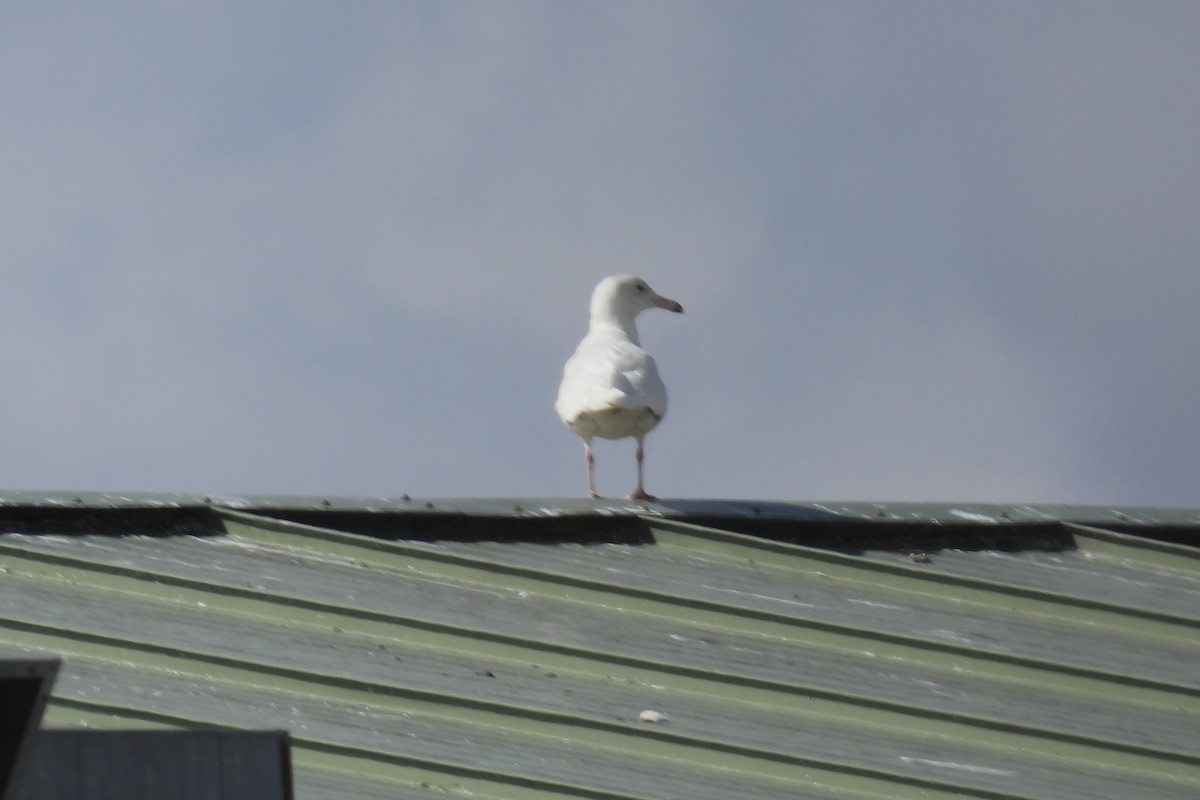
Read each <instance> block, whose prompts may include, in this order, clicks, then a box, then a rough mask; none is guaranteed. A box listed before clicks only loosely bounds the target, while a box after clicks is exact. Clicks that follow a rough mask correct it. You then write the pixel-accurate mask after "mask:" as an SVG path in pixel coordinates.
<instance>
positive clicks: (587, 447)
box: [583, 442, 600, 500]
mask: <svg viewBox="0 0 1200 800" xmlns="http://www.w3.org/2000/svg"><path fill="white" fill-rule="evenodd" d="M583 460H584V461H586V462H587V473H588V497H590V498H592V499H593V500H595V499H596V498H598V497H599V496H600V495H598V494H596V468H595V464H596V459H595V458H594V457H593V456H592V443H591V442H584V443H583Z"/></svg>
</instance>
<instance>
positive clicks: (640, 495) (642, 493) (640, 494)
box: [629, 436, 657, 500]
mask: <svg viewBox="0 0 1200 800" xmlns="http://www.w3.org/2000/svg"><path fill="white" fill-rule="evenodd" d="M633 455H634V457H635V458H636V459H637V472H638V482H637V489H635V490H634V492H633V494H631V495H629V499H630V500H655V499H657V498H655V497H654V495H650V494H646V490H645V489H644V488H642V461H643V460H644V458H645V452H644V451H643V449H642V437H640V436H639V437H638V440H637V450H635V451H634V453H633Z"/></svg>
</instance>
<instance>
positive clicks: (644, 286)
mask: <svg viewBox="0 0 1200 800" xmlns="http://www.w3.org/2000/svg"><path fill="white" fill-rule="evenodd" d="M637 290H638V291H639V292H644V291H646V284H644V283H639V284H638V285H637Z"/></svg>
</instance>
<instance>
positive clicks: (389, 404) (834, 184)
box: [0, 3, 1200, 503]
mask: <svg viewBox="0 0 1200 800" xmlns="http://www.w3.org/2000/svg"><path fill="white" fill-rule="evenodd" d="M1081 9H1082V7H1079V8H1074V7H1056V8H1054V9H1036V8H1031V7H1011V8H1000V7H997V8H987V9H976V8H965V7H961V6H958V5H956V4H949V5H944V6H943V5H937V4H934V5H930V6H925V7H922V8H920V9H918V10H916V11H912V10H905V11H904V12H899V11H896V12H892V11H890V10H888V9H871V8H864V7H844V6H808V7H801V6H794V5H791V4H772V3H762V4H754V5H751V6H744V7H743V6H739V7H737V8H734V7H723V6H719V5H700V6H696V5H693V4H688V5H686V6H684V5H676V4H671V3H662V4H653V5H637V4H634V5H623V4H622V5H615V4H614V5H598V6H560V5H557V4H540V3H518V4H510V5H500V4H490V3H478V4H472V3H467V4H457V5H453V6H424V5H413V4H358V5H355V6H353V7H349V8H341V7H338V8H337V9H334V8H333V7H328V8H325V7H320V6H315V7H308V8H305V9H299V10H295V9H293V10H291V11H289V13H283V12H282V11H281V10H279V9H272V8H270V7H258V8H254V9H245V8H242V7H240V6H236V5H231V6H221V5H217V6H207V7H205V8H204V9H159V10H155V11H153V12H144V11H138V12H137V13H136V14H135V13H134V12H133V11H132V10H125V11H117V12H113V11H111V10H103V11H102V10H98V9H95V8H93V7H92V6H88V5H87V4H78V5H76V6H73V7H71V9H70V13H50V12H49V11H48V10H42V9H40V8H35V7H30V8H28V9H25V10H24V11H23V12H19V13H14V12H12V11H8V12H5V13H6V14H7V15H8V16H7V18H6V19H5V20H4V22H5V24H4V25H0V30H3V31H4V33H2V34H0V37H2V40H0V45H2V46H0V66H2V67H3V69H2V70H0V74H3V75H4V76H5V77H4V78H0V92H2V93H3V98H4V100H5V103H6V107H7V108H9V109H10V112H11V113H7V114H6V115H5V119H4V120H3V121H0V126H2V130H0V133H2V134H3V135H4V137H5V141H6V152H5V153H4V154H3V155H0V167H2V168H3V170H4V174H5V183H4V187H3V188H2V189H0V234H2V236H0V242H2V243H0V257H3V259H4V263H5V265H6V272H7V274H6V281H7V285H6V291H5V293H4V295H3V299H2V300H0V311H2V312H3V319H0V334H3V335H4V337H5V340H6V341H8V342H9V343H10V345H9V347H8V348H7V349H5V350H4V351H3V353H2V355H0V368H3V369H4V370H5V373H6V374H7V375H11V376H14V379H13V380H12V382H11V384H10V390H9V394H8V399H7V401H6V402H5V403H4V404H0V425H2V427H3V433H0V444H2V445H3V446H4V447H5V449H6V452H8V453H10V454H11V455H12V459H11V464H12V466H10V467H8V468H7V469H6V470H5V471H4V472H2V473H0V485H3V486H8V487H12V488H30V487H45V488H62V487H67V486H69V487H72V488H81V489H148V490H157V489H179V490H197V491H224V492H255V491H295V492H312V493H362V494H387V493H399V492H404V491H407V492H409V493H412V494H463V495H473V494H500V495H503V494H532V495H553V494H576V493H578V491H579V487H580V486H581V485H582V467H581V466H580V465H579V463H578V461H579V453H578V443H577V442H576V441H575V439H574V437H572V436H571V435H570V434H569V433H568V432H566V431H565V430H563V429H561V427H560V426H559V424H558V422H557V420H556V419H555V418H554V415H553V412H552V408H551V406H552V402H553V396H554V389H555V386H556V384H557V380H558V376H559V370H560V369H561V363H562V361H563V360H564V359H565V358H566V356H567V355H568V354H569V353H570V351H571V349H572V348H573V346H574V344H575V341H576V340H577V339H578V337H579V336H581V335H582V333H583V330H584V326H585V324H586V320H585V319H584V313H585V309H586V306H587V296H588V294H589V292H590V290H591V287H592V286H593V285H594V283H595V282H596V280H598V279H599V278H600V277H601V276H603V275H605V274H609V273H612V272H618V271H633V272H638V273H641V274H643V275H644V276H645V277H647V278H648V279H649V280H651V282H652V283H653V284H654V285H655V286H656V288H658V289H659V290H660V291H662V292H663V293H665V294H668V295H670V296H673V297H676V298H677V299H679V300H680V301H681V302H682V303H683V304H684V305H685V307H686V308H687V310H688V313H687V314H686V315H684V316H683V317H682V318H676V317H673V316H672V317H670V318H668V317H667V316H666V315H662V316H659V317H654V316H649V315H648V316H647V317H646V318H645V319H644V320H643V322H642V325H643V336H644V339H645V341H646V342H647V344H648V345H649V346H650V347H651V348H652V350H653V351H654V352H655V354H656V355H657V357H658V360H659V362H660V366H661V368H662V370H663V372H664V374H665V376H666V377H667V380H668V384H669V388H670V390H671V394H672V399H671V403H672V406H671V413H670V415H669V416H668V419H667V421H666V422H665V423H664V425H663V426H662V427H661V428H660V429H659V430H658V431H656V432H655V434H654V435H653V436H652V437H651V440H650V443H649V449H648V452H649V455H648V458H649V461H648V471H649V472H648V474H649V477H650V484H649V485H650V488H651V489H652V490H654V491H657V492H659V493H661V494H677V495H700V496H713V495H740V496H764V497H781V498H797V497H824V498H837V497H843V498H859V499H867V498H870V499H952V498H953V499H961V500H975V499H982V500H989V499H995V500H1012V501H1031V500H1063V501H1083V502H1156V503H1158V502H1162V503H1186V502H1188V501H1189V498H1190V497H1191V492H1192V489H1191V487H1190V485H1189V484H1188V481H1187V480H1186V476H1187V475H1190V474H1194V473H1195V469H1196V467H1197V464H1196V458H1197V457H1196V455H1195V453H1197V452H1200V447H1197V445H1200V441H1197V438H1198V435H1197V434H1196V433H1195V426H1194V425H1192V422H1191V417H1192V411H1191V409H1190V398H1192V397H1195V396H1196V389H1197V388H1200V387H1197V385H1196V381H1197V380H1198V379H1197V378H1196V377H1195V374H1196V373H1195V370H1194V368H1193V367H1192V364H1193V362H1194V357H1193V355H1192V354H1193V353H1194V352H1196V348H1197V345H1200V341H1198V339H1200V332H1198V331H1197V330H1196V326H1195V323H1194V317H1195V315H1194V314H1193V313H1192V311H1191V308H1190V305H1191V302H1192V298H1194V297H1195V296H1196V294H1197V292H1196V290H1197V289H1200V286H1197V282H1198V281H1200V278H1197V277H1196V276H1197V273H1196V271H1195V269H1194V264H1193V263H1192V262H1194V261H1195V258H1196V254H1197V252H1200V241H1198V238H1197V237H1198V234H1197V233H1196V231H1198V230H1200V226H1197V225H1196V224H1195V222H1196V220H1195V209H1196V208H1200V204H1198V203H1197V202H1196V201H1197V200H1200V198H1197V196H1196V192H1197V190H1196V186H1200V181H1197V180H1196V179H1197V178H1198V177H1200V176H1198V175H1196V169H1197V167H1196V166H1195V164H1194V163H1193V161H1194V160H1193V159H1191V157H1190V151H1191V147H1192V146H1191V143H1192V142H1194V141H1195V140H1196V135H1195V134H1196V133H1200V131H1197V130H1196V128H1197V113H1198V112H1196V111H1195V108H1194V104H1189V103H1187V102H1186V101H1185V99H1186V98H1187V97H1190V96H1192V95H1193V94H1194V88H1195V86H1194V83H1195V80H1196V79H1195V76H1196V75H1197V74H1200V70H1197V69H1196V67H1198V66H1200V65H1198V64H1196V60H1197V56H1196V55H1195V53H1194V47H1192V46H1191V44H1190V42H1191V41H1192V39H1194V36H1192V33H1194V32H1195V30H1196V27H1197V26H1196V21H1197V20H1196V15H1195V13H1194V12H1192V11H1190V10H1188V9H1183V8H1180V9H1178V10H1172V9H1171V8H1168V7H1156V8H1155V9H1154V10H1153V11H1152V12H1146V13H1143V12H1142V11H1131V10H1129V9H1127V8H1125V7H1123V6H1119V5H1114V6H1102V7H1099V8H1095V7H1093V6H1091V5H1089V6H1088V7H1087V11H1086V13H1084V12H1083V11H1082V10H1081ZM627 444H628V443H624V444H622V443H618V444H616V445H612V446H608V447H607V448H606V449H605V450H603V451H601V453H600V459H601V460H600V463H599V470H600V480H601V486H602V488H606V487H607V490H609V491H612V492H617V491H621V492H623V491H625V490H626V489H627V487H626V486H625V484H627V483H630V482H631V479H632V474H633V473H632V469H633V466H632V456H631V453H630V452H629V450H630V448H629V447H628V446H627Z"/></svg>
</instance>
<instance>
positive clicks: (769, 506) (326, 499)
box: [0, 491, 1200, 528]
mask: <svg viewBox="0 0 1200 800" xmlns="http://www.w3.org/2000/svg"><path fill="white" fill-rule="evenodd" d="M3 508H31V509H45V510H50V509H62V510H70V509H80V510H101V509H111V510H122V509H164V510H166V509H195V508H217V509H222V508H225V509H233V510H238V511H249V512H253V511H263V512H267V513H270V512H281V511H330V510H336V511H342V512H354V513H381V514H386V513H393V514H394V513H417V514H419V513H440V514H465V515H471V516H486V517H526V518H528V517H572V516H630V515H645V516H662V517H670V518H676V519H687V518H689V517H695V518H710V519H711V518H735V519H736V518H749V519H775V520H813V521H818V520H824V521H835V520H845V521H859V522H865V521H879V522H909V523H932V524H953V525H1003V524H1008V523H1033V522H1074V523H1078V524H1083V525H1100V526H1112V525H1117V526H1121V527H1142V526H1147V527H1159V526H1170V527H1196V528H1200V508H1158V507H1151V506H1100V505H1058V504H1002V503H912V502H899V503H872V502H861V501H854V502H809V501H795V502H789V501H779V500H736V499H694V498H693V499H688V498H661V499H660V500H658V501H656V502H651V503H641V502H632V501H628V500H616V499H611V500H610V499H605V500H587V499H584V498H528V497H517V498H496V497H493V498H485V497H441V498H414V497H409V496H408V495H401V496H398V497H347V496H332V495H331V496H320V495H226V494H188V493H152V492H61V491H45V492H42V491H0V509H3Z"/></svg>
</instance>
